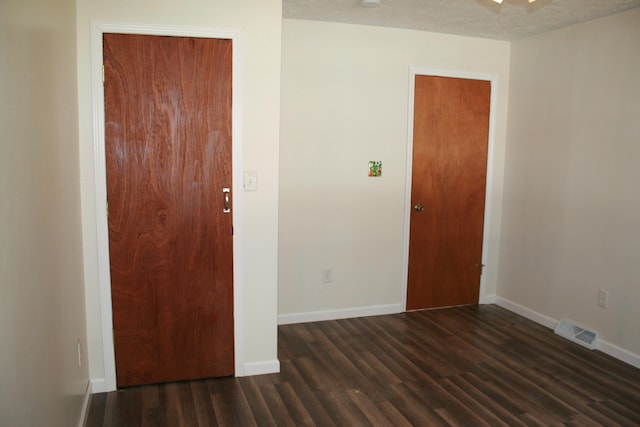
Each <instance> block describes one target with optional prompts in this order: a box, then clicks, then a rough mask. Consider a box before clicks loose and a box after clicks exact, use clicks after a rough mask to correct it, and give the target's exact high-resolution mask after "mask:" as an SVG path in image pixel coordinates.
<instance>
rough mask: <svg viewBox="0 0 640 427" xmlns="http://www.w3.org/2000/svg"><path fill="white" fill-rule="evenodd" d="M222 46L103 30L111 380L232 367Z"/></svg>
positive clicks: (121, 382)
mask: <svg viewBox="0 0 640 427" xmlns="http://www.w3.org/2000/svg"><path fill="white" fill-rule="evenodd" d="M231 43H232V42H231V40H218V39H204V38H187V37H158V36H146V35H130V34H105V35H104V77H105V83H104V87H105V145H106V147H105V149H106V160H107V165H106V166H107V168H106V169H107V194H108V203H109V205H108V206H109V252H110V262H111V294H112V307H113V329H114V347H115V356H116V378H117V384H118V386H119V387H123V386H132V385H141V384H151V383H159V382H167V381H178V380H190V379H198V378H208V377H218V376H227V375H232V374H233V373H234V351H233V350H234V345H233V337H234V332H233V255H232V253H233V248H232V245H233V237H232V218H231V215H232V214H231V212H230V209H226V208H227V207H230V206H226V203H225V198H226V197H229V196H230V193H228V192H224V189H225V188H228V189H231V144H232V141H231V99H232V97H231V75H232V74H231V66H232V56H231V55H232V52H231V50H232V44H231Z"/></svg>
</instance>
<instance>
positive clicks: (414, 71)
mask: <svg viewBox="0 0 640 427" xmlns="http://www.w3.org/2000/svg"><path fill="white" fill-rule="evenodd" d="M416 76H437V77H450V78H459V79H469V80H485V81H489V82H491V101H490V102H491V108H490V112H489V135H488V138H489V140H488V152H487V177H486V193H485V204H484V206H485V214H484V226H483V237H482V263H483V264H487V262H486V256H487V253H489V252H490V250H489V249H490V242H491V239H490V237H491V236H490V232H491V230H490V227H489V226H490V224H491V203H490V201H491V199H492V193H493V178H492V172H493V157H494V140H495V120H496V118H495V108H494V106H495V103H496V94H497V90H498V89H497V87H498V76H497V75H495V74H483V73H471V72H464V71H455V70H437V69H431V68H421V67H411V68H410V69H409V105H408V110H407V111H408V116H409V120H407V122H408V123H407V126H408V128H407V163H406V164H407V174H406V184H405V196H404V202H405V203H404V244H403V254H402V295H401V301H402V311H407V286H408V274H409V236H410V225H411V224H410V218H411V180H412V176H413V124H414V101H415V79H416ZM486 286H487V285H486V274H482V275H481V276H480V300H479V303H480V304H482V303H487V302H490V298H489V297H488V296H486V295H485V289H486Z"/></svg>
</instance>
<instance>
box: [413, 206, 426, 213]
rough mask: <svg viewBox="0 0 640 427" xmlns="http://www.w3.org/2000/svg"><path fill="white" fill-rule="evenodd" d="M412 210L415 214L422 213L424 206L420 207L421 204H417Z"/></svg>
mask: <svg viewBox="0 0 640 427" xmlns="http://www.w3.org/2000/svg"><path fill="white" fill-rule="evenodd" d="M413 210H415V211H416V212H422V211H423V210H424V206H422V205H421V204H417V205H415V206H414V207H413Z"/></svg>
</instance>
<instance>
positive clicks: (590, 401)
mask: <svg viewBox="0 0 640 427" xmlns="http://www.w3.org/2000/svg"><path fill="white" fill-rule="evenodd" d="M278 335H279V343H278V345H279V359H280V363H281V372H280V373H279V374H270V375H262V376H255V377H245V378H221V379H210V380H201V381H191V382H183V383H171V384H161V385H154V386H144V387H136V388H128V389H124V390H120V391H117V392H112V393H101V394H95V395H93V396H92V397H91V403H90V408H89V414H88V417H87V423H86V426H87V427H97V426H105V427H111V426H114V427H115V426H117V427H129V426H132V427H133V426H188V427H190V426H216V425H219V426H242V427H244V426H597V425H601V426H640V370H639V369H635V368H633V367H632V366H630V365H627V364H625V363H623V362H620V361H618V360H616V359H613V358H611V357H609V356H607V355H605V354H603V353H601V352H598V351H590V350H587V349H585V348H583V347H581V346H579V345H577V344H573V343H571V342H569V341H567V340H565V339H563V338H560V337H558V336H557V335H554V334H553V332H552V331H551V330H549V329H546V328H544V327H542V326H540V325H537V324H535V323H533V322H530V321H528V320H526V319H524V318H522V317H520V316H518V315H515V314H513V313H510V312H509V311H506V310H504V309H502V308H500V307H498V306H495V305H482V306H466V307H458V308H450V309H441V310H430V311H420V312H411V313H402V314H395V315H388V316H374V317H363V318H357V319H345V320H336V321H327V322H315V323H306V324H296V325H284V326H280V327H279V329H278Z"/></svg>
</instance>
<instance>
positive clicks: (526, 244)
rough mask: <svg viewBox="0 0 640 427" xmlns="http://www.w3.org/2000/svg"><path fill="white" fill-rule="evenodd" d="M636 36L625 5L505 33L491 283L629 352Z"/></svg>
mask: <svg viewBox="0 0 640 427" xmlns="http://www.w3.org/2000/svg"><path fill="white" fill-rule="evenodd" d="M639 42H640V9H634V10H632V11H629V12H624V13H622V14H618V15H614V16H611V17H607V18H603V19H599V20H596V21H592V22H588V23H584V24H580V25H576V26H573V27H570V28H566V29H562V30H557V31H553V32H550V33H546V34H543V35H540V36H537V37H533V38H529V39H525V40H522V41H517V42H514V43H513V44H512V51H511V58H512V68H511V92H510V96H509V99H510V105H509V130H508V150H507V159H506V165H507V166H506V170H505V194H504V211H503V228H502V241H501V250H500V273H499V285H498V295H499V296H500V297H502V298H505V299H507V300H509V301H512V302H515V303H517V304H520V305H523V306H525V307H527V308H528V309H530V310H533V311H535V312H537V313H539V314H542V315H544V316H548V317H550V318H552V319H560V318H564V317H566V318H569V319H572V320H573V321H575V322H577V323H578V324H582V325H583V326H586V327H588V328H591V329H594V330H596V331H598V332H599V333H600V334H601V338H603V339H604V340H605V341H607V342H609V343H611V344H614V345H616V346H619V347H622V348H624V349H626V350H629V351H631V352H633V353H635V354H636V355H638V354H640V310H638V308H637V304H638V301H640V222H639V221H640V190H639V188H638V185H639V183H640V167H638V162H639V160H640V80H639V79H638V70H640V54H639V52H640V50H639ZM599 289H604V290H607V291H608V292H609V306H608V308H607V309H603V308H600V307H598V306H597V304H596V302H597V295H598V290H599ZM639 360H640V359H639Z"/></svg>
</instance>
